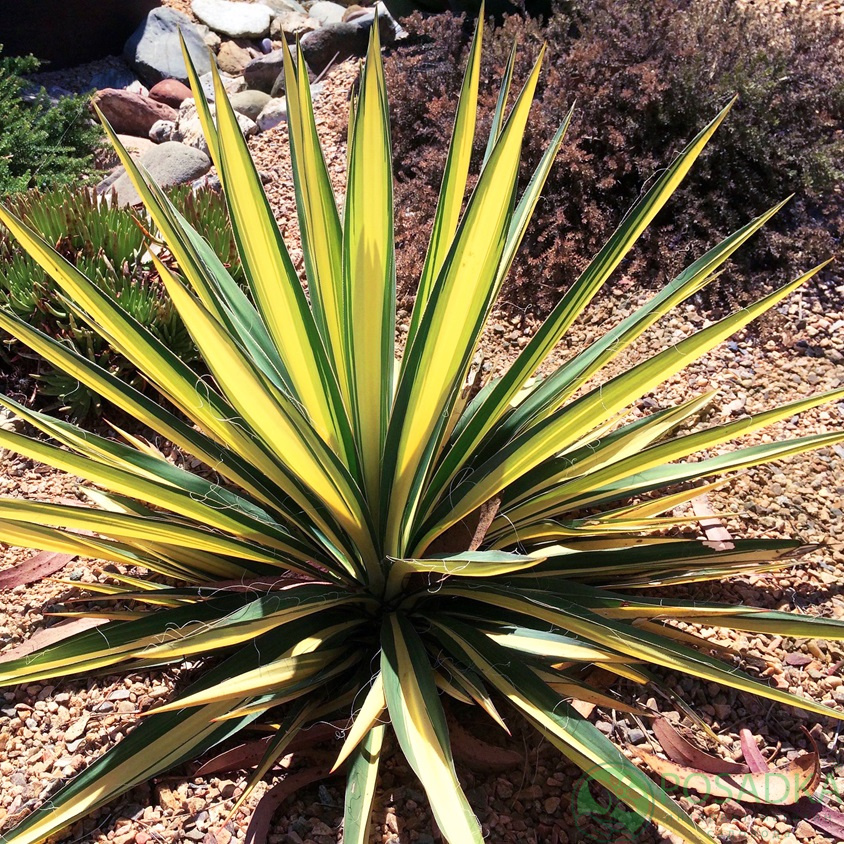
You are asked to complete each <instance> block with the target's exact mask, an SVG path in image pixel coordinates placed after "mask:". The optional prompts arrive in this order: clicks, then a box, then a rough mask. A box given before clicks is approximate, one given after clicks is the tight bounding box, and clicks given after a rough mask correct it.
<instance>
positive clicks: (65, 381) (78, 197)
mask: <svg viewBox="0 0 844 844" xmlns="http://www.w3.org/2000/svg"><path fill="white" fill-rule="evenodd" d="M169 195H170V198H171V200H172V201H173V202H174V204H175V206H176V207H177V208H178V209H179V211H180V212H181V213H182V214H184V215H185V218H186V219H187V220H188V221H189V222H190V223H191V224H192V225H193V226H195V227H196V228H197V230H198V231H200V233H202V234H203V236H205V237H206V238H207V239H208V240H209V244H210V246H211V248H212V249H213V250H214V252H215V254H216V255H217V256H218V257H219V258H220V259H221V260H222V261H223V263H224V264H226V265H227V266H229V267H230V268H231V272H232V275H233V276H234V277H235V279H236V280H238V281H242V271H241V268H240V262H239V260H238V258H237V249H236V246H235V244H234V239H233V237H232V234H231V227H230V226H229V223H228V215H227V212H226V208H225V201H224V200H223V198H222V197H221V196H220V195H219V194H218V193H215V192H214V191H210V190H200V191H197V192H193V191H192V190H191V189H190V187H187V186H183V187H181V188H176V189H174V190H172V191H170V192H169ZM9 207H10V208H12V209H14V212H15V213H16V214H17V215H18V216H19V217H21V218H22V219H24V220H26V221H27V222H28V223H29V224H30V225H32V226H34V227H35V228H36V229H38V230H39V231H40V232H42V233H43V234H44V236H45V237H46V238H47V239H48V240H49V242H50V243H52V244H54V245H55V246H56V248H57V249H58V251H59V252H60V253H61V254H62V255H63V256H64V257H65V258H67V259H68V260H69V261H71V263H73V265H74V266H76V267H77V268H78V269H80V270H81V271H82V272H84V273H85V274H86V275H87V276H88V277H89V278H90V279H91V280H92V281H93V282H94V283H95V284H96V285H97V287H98V288H99V289H100V290H102V291H103V292H105V293H107V294H108V295H109V296H111V297H113V298H114V299H115V301H117V302H118V303H119V304H120V305H121V306H122V307H123V308H124V309H125V310H126V311H127V312H128V313H129V314H130V315H131V316H133V317H134V318H135V319H136V320H138V322H140V323H141V324H142V325H145V326H146V327H147V328H148V329H149V330H150V331H151V332H152V333H153V334H154V335H155V336H156V337H157V338H158V339H160V340H162V341H163V342H164V343H166V344H167V346H168V347H169V348H170V349H172V350H173V352H175V353H176V354H177V355H179V357H180V358H182V360H184V361H185V362H186V363H191V362H192V361H194V360H195V359H196V357H197V352H196V347H195V346H194V344H193V341H192V340H191V339H190V336H189V334H188V333H187V331H186V330H185V327H184V325H183V324H182V321H181V320H180V319H179V317H178V314H177V313H176V311H175V309H174V308H173V306H172V303H171V302H170V300H169V299H168V298H167V297H166V296H165V295H164V289H163V287H162V285H161V279H160V277H159V275H158V272H157V271H156V270H155V267H154V266H153V264H152V260H151V258H150V256H149V254H147V246H146V243H147V236H146V234H145V230H147V229H149V228H151V224H150V222H149V219H148V217H147V216H146V214H145V213H144V212H143V211H141V210H133V209H129V208H119V207H117V206H114V205H111V204H109V203H107V202H105V201H104V200H102V199H98V198H97V197H96V196H95V194H94V192H93V191H92V190H91V189H89V188H86V187H84V186H83V187H62V188H56V189H53V190H50V191H46V192H44V193H41V192H39V191H30V192H28V193H26V194H22V195H19V196H17V197H15V198H14V199H13V200H11V201H10V202H9ZM0 232H2V233H4V234H6V232H5V230H4V229H3V228H2V227H0ZM0 308H4V309H6V310H7V311H9V312H10V313H13V314H15V315H16V316H18V317H20V318H21V319H23V320H25V321H26V322H27V323H28V324H29V325H31V326H33V327H34V328H37V329H38V330H39V331H43V332H44V333H45V334H47V335H49V336H50V337H53V338H56V339H58V340H61V341H62V342H63V343H65V344H67V345H68V346H70V347H71V348H73V349H75V350H76V351H78V352H80V353H82V354H83V355H85V356H86V357H87V358H88V359H89V360H91V361H93V362H95V363H97V364H98V365H100V366H102V367H104V368H105V369H108V370H109V371H110V372H112V373H114V374H116V375H118V376H120V377H121V378H124V379H126V380H128V381H129V382H130V383H132V384H133V386H135V387H138V388H140V389H143V387H144V384H145V382H144V381H143V379H142V378H139V377H138V375H137V372H136V369H135V367H134V366H133V365H132V364H131V363H130V362H129V361H128V360H126V358H125V357H124V356H123V355H121V354H119V353H117V352H115V351H114V350H113V349H111V347H110V346H109V344H108V342H107V341H105V340H104V339H103V338H102V337H101V336H100V335H99V334H97V332H96V331H93V330H92V329H91V328H90V326H89V324H88V323H87V322H86V320H85V319H84V318H83V317H82V316H80V314H79V313H78V312H76V311H75V310H74V309H73V308H72V307H71V306H70V304H69V303H68V302H67V300H66V299H65V298H64V297H63V296H62V294H61V293H60V291H59V288H58V287H57V286H56V285H55V283H54V282H53V281H52V279H51V278H50V277H49V276H48V275H47V273H46V272H44V270H42V269H41V268H40V267H39V266H38V264H37V263H36V262H35V261H34V260H33V259H32V258H31V257H29V256H28V255H25V254H22V253H21V252H20V250H18V249H16V248H15V247H14V246H13V244H12V242H11V239H10V238H8V237H4V238H3V240H0ZM15 351H17V352H20V351H21V349H20V347H16V349H15ZM6 358H7V361H6V362H7V368H8V369H9V372H10V373H12V374H11V375H10V376H9V379H10V380H12V381H19V380H20V378H21V375H24V374H29V373H30V372H31V371H32V370H33V369H35V370H36V372H37V379H38V387H37V393H38V394H39V395H40V396H41V401H40V402H39V403H40V404H42V405H43V404H45V403H46V400H48V399H49V398H51V397H54V398H57V399H59V401H60V402H61V403H62V404H64V405H65V406H66V407H67V408H68V409H69V412H70V414H71V416H73V417H76V418H83V417H86V416H88V415H90V414H93V413H98V412H99V410H100V399H99V397H98V396H97V395H96V393H94V392H92V391H91V390H89V389H88V388H87V387H85V386H83V385H81V384H80V383H79V382H78V380H77V379H76V378H73V377H71V376H68V375H66V374H65V373H64V372H62V371H60V370H57V369H55V368H53V367H51V366H50V365H49V364H47V363H46V362H44V361H42V360H41V359H39V358H35V359H32V358H31V357H13V356H12V352H11V351H10V352H8V353H7V354H6ZM21 369H24V370H25V373H22V372H21V371H20V370H21ZM13 370H16V371H13Z"/></svg>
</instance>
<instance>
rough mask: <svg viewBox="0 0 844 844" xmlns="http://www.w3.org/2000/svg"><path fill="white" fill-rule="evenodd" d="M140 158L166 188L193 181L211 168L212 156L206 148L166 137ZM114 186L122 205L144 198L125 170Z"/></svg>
mask: <svg viewBox="0 0 844 844" xmlns="http://www.w3.org/2000/svg"><path fill="white" fill-rule="evenodd" d="M140 162H141V164H143V165H144V167H146V169H147V171H148V172H149V174H150V175H151V176H152V178H153V179H155V181H156V182H157V183H158V184H159V185H161V187H165V188H166V187H172V186H173V185H182V184H184V183H185V182H192V181H193V180H194V179H197V178H199V177H200V176H202V175H203V174H205V173H207V172H208V171H209V170H210V169H211V159H210V158H209V157H208V156H207V155H206V154H205V153H204V152H201V151H200V150H198V149H195V148H193V147H190V146H186V145H185V144H179V143H176V142H175V141H165V142H164V143H163V144H158V145H156V146H154V147H152V148H150V149H149V150H147V151H146V152H145V153H144V154H143V155H142V156H141V157H140ZM112 187H113V188H114V190H116V191H117V202H118V203H119V204H120V205H137V204H139V203H140V201H141V198H140V197H139V196H138V193H137V191H136V190H135V188H134V186H133V185H132V182H131V181H130V179H129V177H128V176H127V175H126V173H122V174H121V175H120V176H119V177H118V178H117V179H116V180H115V181H114V183H113V184H112Z"/></svg>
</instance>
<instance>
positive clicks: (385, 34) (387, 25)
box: [343, 0, 407, 44]
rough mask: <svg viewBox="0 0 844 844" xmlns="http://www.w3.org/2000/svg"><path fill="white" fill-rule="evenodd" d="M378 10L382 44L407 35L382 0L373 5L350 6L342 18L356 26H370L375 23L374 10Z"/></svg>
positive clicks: (390, 42)
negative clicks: (363, 6) (364, 6)
mask: <svg viewBox="0 0 844 844" xmlns="http://www.w3.org/2000/svg"><path fill="white" fill-rule="evenodd" d="M376 11H377V12H378V28H379V31H380V35H381V43H382V44H392V43H393V42H394V41H396V39H398V38H403V37H405V36H406V35H407V33H406V32H405V30H404V29H403V28H402V26H401V24H399V23H398V21H397V20H396V19H395V18H394V17H393V16H392V15H391V14H390V10H389V9H388V8H387V7H386V6H385V5H384V3H383V2H382V0H378V2H377V3H376V4H375V5H374V6H369V7H367V8H365V9H364V8H362V7H361V6H350V7H349V8H348V9H346V14H345V16H344V18H343V20H345V21H346V22H347V23H355V24H357V25H358V26H365V27H371V26H372V25H373V24H374V23H375V12H376Z"/></svg>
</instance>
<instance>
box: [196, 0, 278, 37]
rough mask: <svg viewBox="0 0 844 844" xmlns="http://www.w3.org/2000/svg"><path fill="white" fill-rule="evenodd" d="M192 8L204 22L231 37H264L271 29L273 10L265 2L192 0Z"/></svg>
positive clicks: (221, 33)
mask: <svg viewBox="0 0 844 844" xmlns="http://www.w3.org/2000/svg"><path fill="white" fill-rule="evenodd" d="M191 10H192V11H193V13H194V14H195V15H196V16H197V17H198V18H199V19H200V20H201V21H202V22H203V23H204V24H206V25H207V26H209V27H210V28H211V29H213V30H214V31H215V32H218V33H220V35H227V36H228V37H229V38H263V37H264V36H265V35H267V34H268V33H269V31H270V18H271V17H272V10H271V9H270V8H269V7H268V6H265V5H264V4H263V3H242V2H240V3H239V2H233V0H192V2H191Z"/></svg>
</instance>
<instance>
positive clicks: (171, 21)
mask: <svg viewBox="0 0 844 844" xmlns="http://www.w3.org/2000/svg"><path fill="white" fill-rule="evenodd" d="M180 29H181V32H182V36H183V37H184V39H185V43H186V44H187V47H188V53H190V57H191V59H192V60H193V63H194V65H195V66H196V70H197V73H200V74H202V73H208V71H210V70H211V59H210V58H209V56H208V47H207V46H206V44H205V41H204V39H203V37H202V32H201V31H200V30H199V28H198V27H197V26H196V24H194V23H193V22H192V21H191V19H190V18H189V17H188V16H187V15H185V14H183V13H182V12H177V11H176V10H175V9H170V8H166V7H162V8H159V9H153V10H152V11H151V12H150V13H149V14H148V15H147V17H146V19H145V20H144V22H143V23H142V24H141V25H140V26H139V27H138V28H137V29H136V30H135V32H134V33H132V35H131V36H130V37H129V40H128V41H127V42H126V45H125V46H124V48H123V57H124V58H125V59H126V61H127V62H128V63H129V65H130V67H132V68H134V69H135V72H136V73H137V74H138V76H140V77H141V79H142V80H143V81H144V82H145V83H146V84H147V85H155V83H156V82H160V81H161V80H162V79H178V80H179V81H180V82H187V79H188V74H187V70H186V68H185V62H184V59H183V58H182V48H181V46H180V44H179V30H180Z"/></svg>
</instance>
